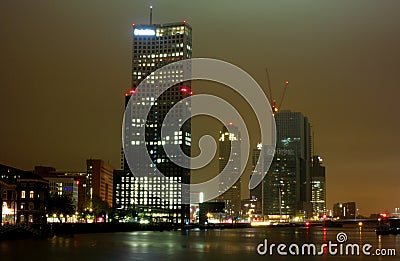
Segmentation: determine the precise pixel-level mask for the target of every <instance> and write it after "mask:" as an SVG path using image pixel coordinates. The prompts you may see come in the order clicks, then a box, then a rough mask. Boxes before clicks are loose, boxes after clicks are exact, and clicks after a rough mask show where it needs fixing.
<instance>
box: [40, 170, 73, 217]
mask: <svg viewBox="0 0 400 261" xmlns="http://www.w3.org/2000/svg"><path fill="white" fill-rule="evenodd" d="M45 179H46V180H47V181H49V189H50V193H52V194H56V195H59V196H62V195H66V196H69V197H70V198H71V199H72V204H73V205H74V208H75V210H77V208H78V185H77V184H76V181H75V180H74V179H73V178H71V177H47V178H45Z"/></svg>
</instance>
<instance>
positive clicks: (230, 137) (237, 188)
mask: <svg viewBox="0 0 400 261" xmlns="http://www.w3.org/2000/svg"><path fill="white" fill-rule="evenodd" d="M229 129H230V130H229V131H228V130H227V129H226V128H225V127H224V128H223V129H222V130H221V131H220V137H219V173H221V172H222V171H223V170H224V171H227V174H228V175H225V176H222V175H220V176H219V178H220V180H219V191H220V192H222V191H225V192H224V193H223V194H222V195H220V196H218V198H217V200H216V201H219V202H225V211H226V213H227V214H229V215H232V216H234V217H236V216H238V215H239V212H240V209H241V182H240V177H239V179H238V180H237V181H236V182H235V183H234V184H233V186H231V187H230V188H228V186H227V185H228V184H230V183H232V182H233V178H234V177H235V176H240V173H239V172H240V164H241V163H240V161H241V157H240V148H241V145H240V143H241V138H240V132H239V129H238V128H237V127H236V126H234V125H233V124H232V123H229ZM231 150H232V157H230V153H231ZM228 163H229V165H228Z"/></svg>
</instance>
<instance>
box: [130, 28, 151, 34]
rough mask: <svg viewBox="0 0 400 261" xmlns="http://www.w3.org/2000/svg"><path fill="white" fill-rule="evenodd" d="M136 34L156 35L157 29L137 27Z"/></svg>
mask: <svg viewBox="0 0 400 261" xmlns="http://www.w3.org/2000/svg"><path fill="white" fill-rule="evenodd" d="M133 34H134V35H156V31H155V30H153V29H135V30H134V31H133Z"/></svg>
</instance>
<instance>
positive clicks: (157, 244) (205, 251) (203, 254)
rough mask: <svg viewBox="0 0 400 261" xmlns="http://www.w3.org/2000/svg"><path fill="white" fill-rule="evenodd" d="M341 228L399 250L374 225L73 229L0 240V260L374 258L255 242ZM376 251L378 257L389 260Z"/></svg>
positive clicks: (325, 234)
mask: <svg viewBox="0 0 400 261" xmlns="http://www.w3.org/2000/svg"><path fill="white" fill-rule="evenodd" d="M339 232H345V233H346V234H347V236H348V241H347V242H348V243H359V244H361V245H362V244H366V243H369V244H372V245H373V247H374V248H378V247H380V248H395V249H396V250H397V251H398V252H399V254H398V256H400V235H398V236H394V235H387V236H376V235H375V232H374V230H373V229H363V230H359V229H358V228H328V229H323V228H321V227H313V228H278V227H274V228H250V229H226V230H217V229H216V230H201V231H200V230H197V231H196V230H191V231H166V232H158V231H136V232H126V233H99V234H80V235H79V234H78V235H75V236H74V237H54V238H51V239H42V240H9V241H0V253H1V260H12V259H14V260H15V259H18V260H19V259H30V260H39V259H41V260H45V259H53V260H54V259H57V260H73V259H77V260H81V259H91V260H205V259H207V260H221V261H224V260H222V258H229V260H243V258H251V260H253V259H256V260H338V259H339V260H343V259H345V260H355V259H357V260H367V259H369V260H377V258H373V257H367V256H360V257H354V256H353V257H351V256H349V257H346V256H330V255H328V254H326V255H325V256H316V257H310V256H299V257H293V256H288V257H280V256H277V254H276V252H275V255H274V256H272V257H271V256H268V255H266V256H259V255H257V253H256V250H255V248H256V247H257V245H258V244H259V243H261V242H263V241H264V239H265V238H266V239H268V242H269V243H275V244H279V243H286V244H288V245H289V244H291V243H297V244H302V243H314V244H316V245H317V246H320V245H321V244H323V243H326V242H328V241H332V242H335V243H336V235H337V233H339ZM393 258H395V257H381V258H380V259H378V260H393Z"/></svg>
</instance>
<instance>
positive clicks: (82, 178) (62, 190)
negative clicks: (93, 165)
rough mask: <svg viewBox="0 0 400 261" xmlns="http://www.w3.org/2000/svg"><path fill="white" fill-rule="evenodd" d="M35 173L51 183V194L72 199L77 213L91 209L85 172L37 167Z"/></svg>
mask: <svg viewBox="0 0 400 261" xmlns="http://www.w3.org/2000/svg"><path fill="white" fill-rule="evenodd" d="M34 173H35V174H37V175H39V176H41V177H42V178H44V179H45V180H47V181H49V189H50V193H57V194H58V195H68V196H70V197H71V199H72V201H73V203H74V206H75V207H76V211H78V212H80V213H81V212H82V211H83V210H84V209H85V208H87V207H89V205H88V200H87V199H86V191H87V187H86V180H87V178H86V176H87V173H86V172H84V171H57V170H56V169H55V168H54V167H47V166H35V169H34Z"/></svg>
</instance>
